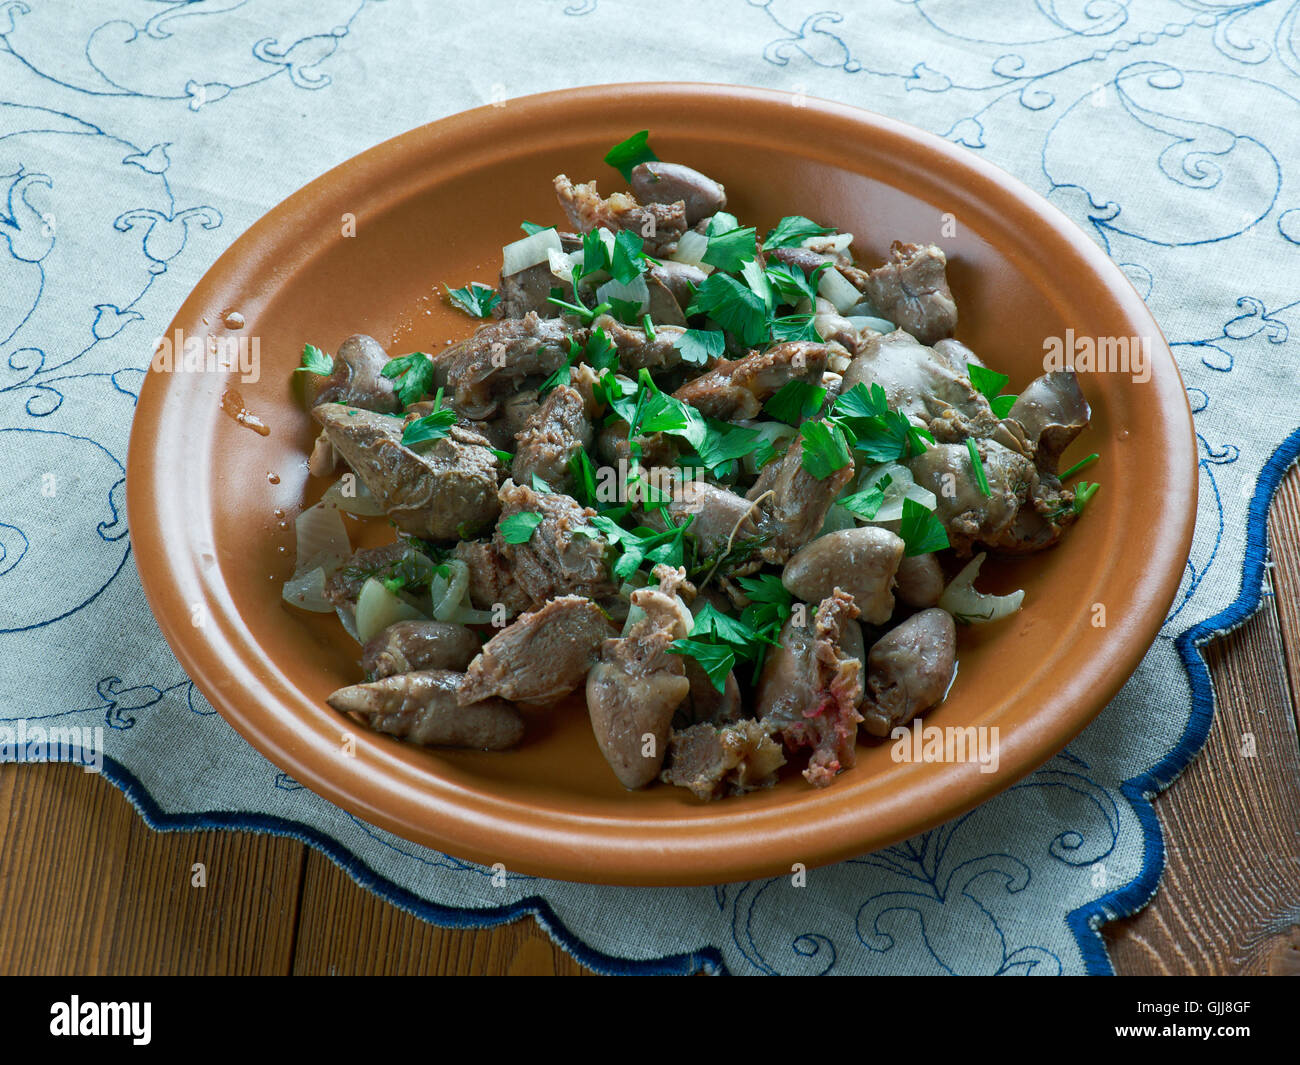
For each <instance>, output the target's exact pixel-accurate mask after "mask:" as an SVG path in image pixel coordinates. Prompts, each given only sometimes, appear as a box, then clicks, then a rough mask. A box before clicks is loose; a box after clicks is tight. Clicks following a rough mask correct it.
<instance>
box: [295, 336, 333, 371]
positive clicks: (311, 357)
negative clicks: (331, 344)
mask: <svg viewBox="0 0 1300 1065" xmlns="http://www.w3.org/2000/svg"><path fill="white" fill-rule="evenodd" d="M303 370H306V371H307V372H308V373H314V374H316V375H317V376H318V377H328V376H329V375H330V374H332V373H333V372H334V358H333V356H331V355H327V354H326V353H325V352H323V351H321V349H320V348H318V347H317V346H316V345H315V344H304V345H303V349H302V365H301V366H295V367H294V370H293V372H294V373H300V372H301V371H303Z"/></svg>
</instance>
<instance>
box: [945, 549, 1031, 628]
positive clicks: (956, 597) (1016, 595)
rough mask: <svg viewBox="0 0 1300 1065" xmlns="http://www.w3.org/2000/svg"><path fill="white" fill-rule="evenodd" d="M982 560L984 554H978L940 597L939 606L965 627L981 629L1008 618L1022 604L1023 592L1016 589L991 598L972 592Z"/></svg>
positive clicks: (985, 594) (981, 593) (949, 583)
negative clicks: (1008, 593) (972, 626)
mask: <svg viewBox="0 0 1300 1065" xmlns="http://www.w3.org/2000/svg"><path fill="white" fill-rule="evenodd" d="M984 558H985V554H984V552H983V551H981V552H980V553H979V554H978V555H976V556H975V557H974V558H973V559H971V560H970V562H969V563H967V565H966V568H965V569H963V570H962V571H961V572H960V573H959V574H957V576H955V577H954V578H953V579H952V580H951V581H949V582H948V587H947V588H945V589H944V590H943V595H941V596H940V597H939V605H940V606H941V607H942V608H943V609H944V610H946V611H948V613H949V614H951V615H952V616H953V617H954V618H956V619H957V620H958V621H961V622H965V623H966V624H967V625H983V624H985V623H987V622H990V621H1000V620H1001V619H1002V618H1006V617H1010V616H1011V615H1012V614H1014V613H1015V612H1016V611H1017V610H1019V609H1020V604H1021V603H1023V602H1024V600H1025V592H1024V589H1023V588H1018V589H1017V590H1016V591H1014V592H1012V593H1011V594H1010V595H991V594H989V593H988V592H978V591H976V590H975V578H976V577H978V576H979V572H980V566H981V565H982V564H983V563H984Z"/></svg>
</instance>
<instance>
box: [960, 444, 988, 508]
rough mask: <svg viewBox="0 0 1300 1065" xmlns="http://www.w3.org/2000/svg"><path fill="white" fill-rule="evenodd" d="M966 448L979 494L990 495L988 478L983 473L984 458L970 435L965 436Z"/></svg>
mask: <svg viewBox="0 0 1300 1065" xmlns="http://www.w3.org/2000/svg"><path fill="white" fill-rule="evenodd" d="M966 450H967V451H969V452H970V464H971V466H972V467H974V469H975V483H976V484H977V485H979V489H980V494H981V495H985V496H988V495H992V494H993V493H992V492H990V491H989V479H988V476H987V475H986V474H985V473H984V460H983V459H982V458H980V451H979V448H977V447H976V446H975V441H974V440H972V439H971V438H970V437H967V438H966Z"/></svg>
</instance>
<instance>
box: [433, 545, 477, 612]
mask: <svg viewBox="0 0 1300 1065" xmlns="http://www.w3.org/2000/svg"><path fill="white" fill-rule="evenodd" d="M444 565H445V566H446V567H447V569H448V570H449V571H450V573H451V576H450V578H446V579H444V578H436V579H437V580H441V581H442V584H443V588H444V591H443V592H442V594H441V595H440V596H432V590H430V594H431V596H432V602H433V619H434V621H450V620H451V619H452V617H453V616H455V615H456V614H457V613H458V612H459V611H460V610H461V609H463V608H464V607H465V606H467V605H468V603H467V602H466V600H467V599H468V597H469V566H467V565H466V564H465V563H464V562H463V561H461V560H460V559H458V558H454V559H451V560H450V561H448V562H445V563H444Z"/></svg>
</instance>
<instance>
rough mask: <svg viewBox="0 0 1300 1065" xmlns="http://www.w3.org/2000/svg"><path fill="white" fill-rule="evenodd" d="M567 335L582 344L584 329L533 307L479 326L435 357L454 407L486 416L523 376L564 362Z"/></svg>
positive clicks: (543, 374)
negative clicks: (537, 310) (470, 335)
mask: <svg viewBox="0 0 1300 1065" xmlns="http://www.w3.org/2000/svg"><path fill="white" fill-rule="evenodd" d="M570 339H572V340H573V341H574V343H576V344H577V345H578V346H579V347H581V346H582V345H583V344H584V343H585V342H586V333H585V331H583V330H575V329H574V328H573V327H572V326H571V325H569V324H568V323H566V322H565V321H564V320H562V319H558V318H542V317H540V316H539V315H538V314H537V312H535V311H530V312H529V313H528V314H526V315H524V317H523V318H506V319H503V320H502V321H499V322H493V323H491V324H489V325H484V326H480V327H479V329H478V332H476V333H475V334H474V335H473V336H472V337H469V338H468V339H467V340H462V341H461V342H460V343H459V344H453V345H452V346H451V347H450V348H448V349H447V350H446V351H445V352H443V353H442V354H441V355H440V356H439V359H438V363H439V365H441V366H445V367H446V375H447V381H446V384H447V387H448V388H449V389H450V390H451V392H452V395H453V398H454V404H455V407H456V410H457V411H459V412H460V413H462V414H464V415H465V416H466V417H469V418H475V419H483V418H488V417H491V416H492V414H494V413H495V412H496V411H497V409H498V407H499V405H500V401H501V398H502V396H504V395H508V394H512V393H514V392H517V391H518V390H519V388H520V385H521V383H522V382H523V381H524V380H525V379H526V378H529V377H539V378H541V377H547V376H549V375H550V374H552V373H554V372H555V371H556V370H558V369H559V368H560V367H561V366H563V365H564V364H565V363H566V362H567V361H568V359H569V340H570Z"/></svg>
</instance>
